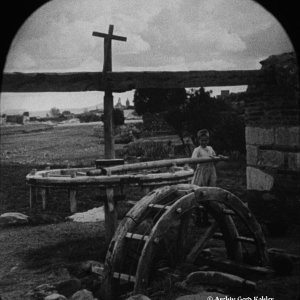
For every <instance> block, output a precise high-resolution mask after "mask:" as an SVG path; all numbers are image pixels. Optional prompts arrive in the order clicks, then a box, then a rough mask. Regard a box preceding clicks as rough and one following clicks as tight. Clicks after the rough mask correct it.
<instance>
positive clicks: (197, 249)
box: [186, 222, 218, 263]
mask: <svg viewBox="0 0 300 300" xmlns="http://www.w3.org/2000/svg"><path fill="white" fill-rule="evenodd" d="M217 229H218V223H217V222H214V223H213V224H212V225H211V226H210V227H209V228H207V230H206V231H205V232H204V234H203V235H202V236H201V238H200V239H199V240H198V242H197V243H196V244H195V246H194V247H193V248H192V250H191V251H190V253H189V254H188V256H187V259H186V261H187V262H188V263H194V261H195V260H196V258H197V256H198V255H199V253H200V252H201V251H202V250H203V249H204V248H205V246H206V244H207V242H208V241H209V240H210V239H211V237H212V236H213V235H214V233H215V232H216V230H217Z"/></svg>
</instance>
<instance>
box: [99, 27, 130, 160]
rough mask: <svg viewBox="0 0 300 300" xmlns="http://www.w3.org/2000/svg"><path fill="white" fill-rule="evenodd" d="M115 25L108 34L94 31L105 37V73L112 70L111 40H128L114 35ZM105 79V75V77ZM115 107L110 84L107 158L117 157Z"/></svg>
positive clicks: (106, 106)
mask: <svg viewBox="0 0 300 300" xmlns="http://www.w3.org/2000/svg"><path fill="white" fill-rule="evenodd" d="M113 31H114V26H113V25H109V29H108V34H107V33H101V32H96V31H94V32H93V36H97V37H102V38H104V61H103V75H106V73H107V72H111V71H112V51H111V41H112V40H118V41H123V42H126V41H127V38H126V37H123V36H118V35H113ZM104 80H105V77H104ZM113 109H114V101H113V95H112V90H111V88H109V87H108V86H106V88H105V92H104V157H105V158H106V159H112V158H115V147H114V138H113Z"/></svg>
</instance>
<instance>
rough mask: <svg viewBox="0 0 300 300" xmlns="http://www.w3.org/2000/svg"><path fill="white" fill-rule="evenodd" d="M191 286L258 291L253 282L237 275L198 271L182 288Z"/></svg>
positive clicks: (191, 274)
mask: <svg viewBox="0 0 300 300" xmlns="http://www.w3.org/2000/svg"><path fill="white" fill-rule="evenodd" d="M191 284H195V285H197V284H201V285H209V286H219V287H225V288H231V289H239V288H240V289H247V290H251V291H253V290H255V289H256V284H255V282H253V281H250V280H245V279H244V278H242V277H239V276H236V275H232V274H228V273H222V272H216V271H196V272H192V273H190V274H189V275H188V276H187V277H186V279H185V280H184V281H183V282H181V286H182V287H183V288H185V287H186V286H188V285H191Z"/></svg>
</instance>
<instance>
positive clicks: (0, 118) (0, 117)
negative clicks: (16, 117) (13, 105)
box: [0, 114, 6, 125]
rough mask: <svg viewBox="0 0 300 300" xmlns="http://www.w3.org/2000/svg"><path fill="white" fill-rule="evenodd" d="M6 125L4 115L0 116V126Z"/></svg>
mask: <svg viewBox="0 0 300 300" xmlns="http://www.w3.org/2000/svg"><path fill="white" fill-rule="evenodd" d="M5 123H6V114H3V115H1V116H0V125H4V124H5Z"/></svg>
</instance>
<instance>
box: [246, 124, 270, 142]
mask: <svg viewBox="0 0 300 300" xmlns="http://www.w3.org/2000/svg"><path fill="white" fill-rule="evenodd" d="M246 144H247V145H272V144H274V128H260V127H251V126H246Z"/></svg>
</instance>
